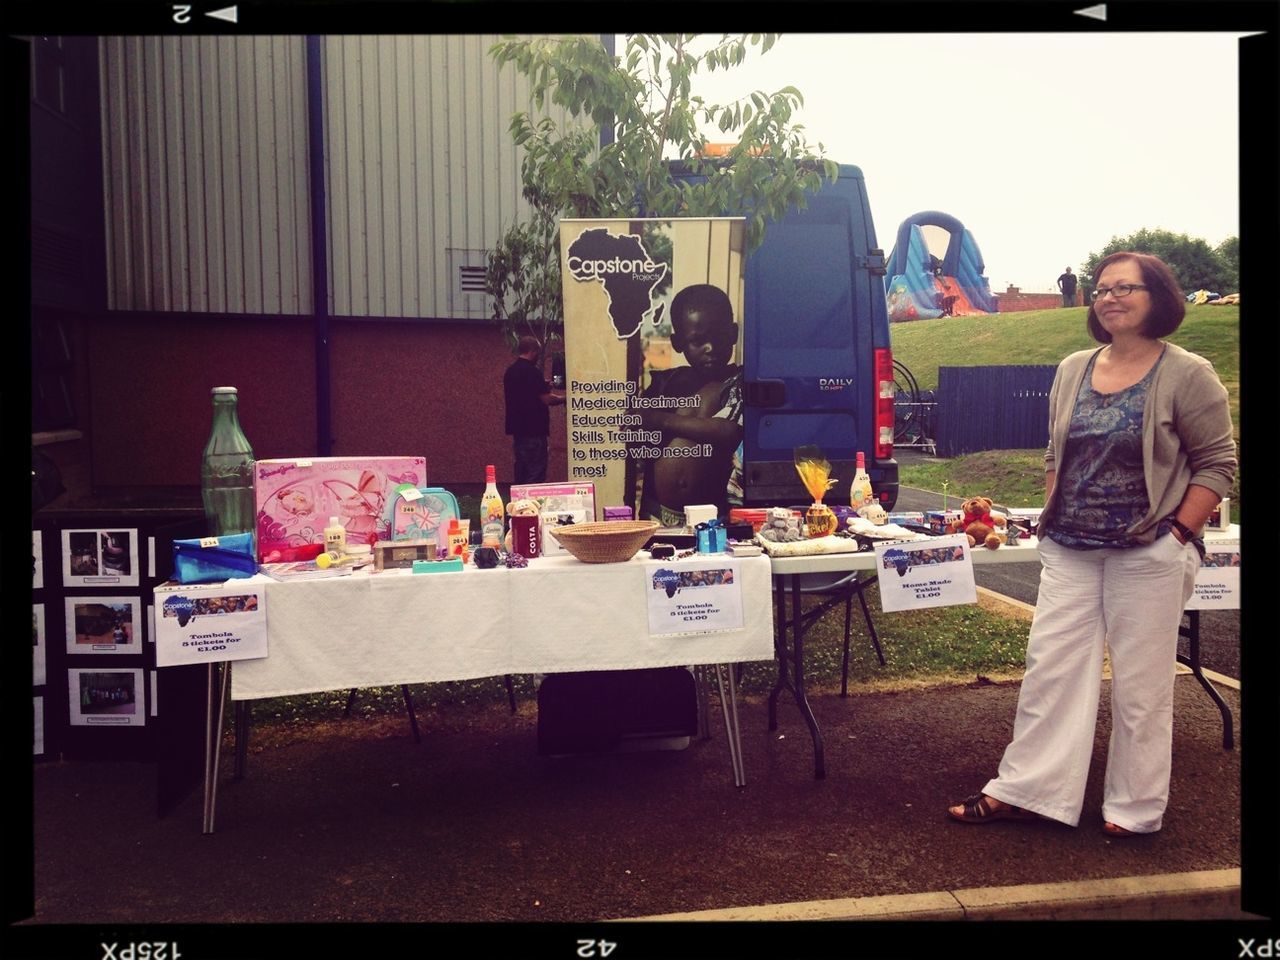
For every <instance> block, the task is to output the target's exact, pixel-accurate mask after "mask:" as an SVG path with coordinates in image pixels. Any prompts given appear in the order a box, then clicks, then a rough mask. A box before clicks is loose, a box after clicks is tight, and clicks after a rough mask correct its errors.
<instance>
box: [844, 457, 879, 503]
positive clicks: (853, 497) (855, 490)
mask: <svg viewBox="0 0 1280 960" xmlns="http://www.w3.org/2000/svg"><path fill="white" fill-rule="evenodd" d="M874 500H875V495H874V494H873V493H872V491H871V478H870V477H869V476H867V461H866V456H865V455H864V454H863V453H862V451H858V461H857V467H856V469H855V470H854V472H853V482H852V483H850V484H849V505H850V506H852V507H853V509H854V511H855V512H856V511H857V510H858V509H860V508H861V507H865V506H866V505H867V504H869V503H872V502H873V501H874Z"/></svg>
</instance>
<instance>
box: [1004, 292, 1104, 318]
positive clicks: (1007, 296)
mask: <svg viewBox="0 0 1280 960" xmlns="http://www.w3.org/2000/svg"><path fill="white" fill-rule="evenodd" d="M996 303H997V307H996V309H997V311H998V312H1000V313H1015V312H1016V311H1019V310H1052V309H1054V308H1055V307H1061V306H1062V294H1060V293H1023V292H1022V290H1020V289H1019V288H1018V287H1014V286H1010V287H1009V289H1007V290H1006V291H1005V292H1004V293H998V294H996ZM1076 306H1077V307H1082V306H1084V290H1083V289H1082V288H1081V287H1076Z"/></svg>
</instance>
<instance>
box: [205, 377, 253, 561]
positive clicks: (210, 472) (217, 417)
mask: <svg viewBox="0 0 1280 960" xmlns="http://www.w3.org/2000/svg"><path fill="white" fill-rule="evenodd" d="M212 395H213V428H212V429H211V430H210V432H209V440H208V442H207V443H206V444H205V447H204V459H203V461H202V463H201V467H200V494H201V498H202V499H203V501H204V515H205V520H206V521H207V522H208V525H209V534H210V535H211V536H215V537H221V536H226V535H227V534H232V533H253V531H254V517H255V510H254V500H253V448H252V447H251V446H249V441H248V439H246V437H245V435H244V431H243V430H241V429H240V417H239V414H238V412H237V409H236V405H237V400H238V393H237V391H236V388H235V387H214V388H213V390H212Z"/></svg>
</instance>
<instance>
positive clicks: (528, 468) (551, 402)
mask: <svg viewBox="0 0 1280 960" xmlns="http://www.w3.org/2000/svg"><path fill="white" fill-rule="evenodd" d="M541 350H542V345H541V344H540V343H538V341H537V339H536V338H534V337H530V336H524V337H521V338H520V339H519V341H518V342H517V343H516V359H515V362H514V363H512V364H511V366H509V367H507V372H506V373H505V374H503V377H502V395H503V400H504V401H505V403H506V431H507V433H508V434H509V435H510V436H511V445H512V453H513V454H514V457H515V476H514V478H513V479H512V483H522V484H523V483H544V482H546V479H547V437H548V436H549V434H550V433H551V413H550V411H549V410H548V408H549V407H555V406H560V405H561V404H563V403H564V395H563V394H557V393H552V392H551V386H550V384H548V383H547V381H546V380H544V379H543V378H542V371H541V370H540V369H539V368H538V362H537V361H538V355H539V353H540V352H541Z"/></svg>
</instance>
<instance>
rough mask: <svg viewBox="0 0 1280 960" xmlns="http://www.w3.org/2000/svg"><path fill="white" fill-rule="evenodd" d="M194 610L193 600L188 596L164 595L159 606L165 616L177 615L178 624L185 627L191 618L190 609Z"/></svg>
mask: <svg viewBox="0 0 1280 960" xmlns="http://www.w3.org/2000/svg"><path fill="white" fill-rule="evenodd" d="M193 610H195V601H193V600H192V599H191V598H190V597H181V596H176V597H165V601H164V604H163V605H162V607H161V613H162V615H163V616H166V617H177V618H178V626H180V627H185V626H186V625H187V623H188V621H190V619H191V614H192V611H193Z"/></svg>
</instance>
